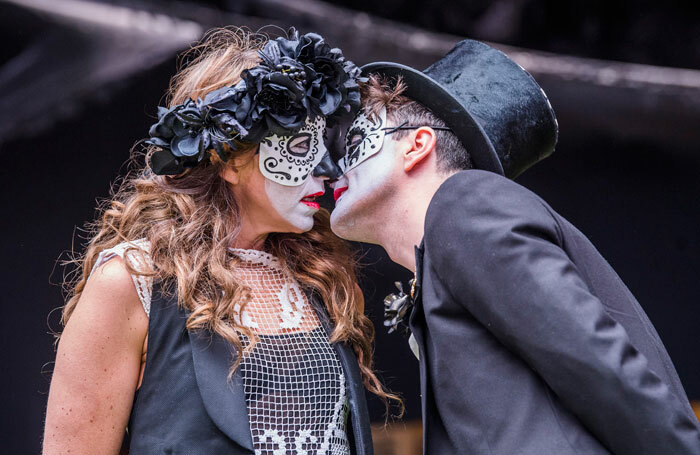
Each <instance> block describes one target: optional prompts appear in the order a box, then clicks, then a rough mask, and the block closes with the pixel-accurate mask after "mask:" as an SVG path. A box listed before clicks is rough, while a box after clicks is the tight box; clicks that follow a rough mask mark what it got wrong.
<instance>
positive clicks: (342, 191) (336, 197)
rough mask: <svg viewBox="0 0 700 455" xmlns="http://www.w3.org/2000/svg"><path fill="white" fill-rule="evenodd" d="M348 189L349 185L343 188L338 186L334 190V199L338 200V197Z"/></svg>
mask: <svg viewBox="0 0 700 455" xmlns="http://www.w3.org/2000/svg"><path fill="white" fill-rule="evenodd" d="M347 189H348V187H347V186H344V187H342V188H336V189H335V191H333V199H335V200H336V201H337V200H338V198H340V196H341V195H342V194H343V193H344V192H345V190H347Z"/></svg>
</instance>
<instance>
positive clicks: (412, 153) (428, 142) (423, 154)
mask: <svg viewBox="0 0 700 455" xmlns="http://www.w3.org/2000/svg"><path fill="white" fill-rule="evenodd" d="M407 139H408V141H409V144H408V145H409V147H408V149H407V150H406V152H404V162H403V163H404V164H403V170H404V171H405V172H408V171H410V170H411V169H413V168H414V167H415V166H416V165H417V164H418V163H422V162H423V161H424V160H425V159H426V158H428V157H429V156H430V154H431V153H433V152H434V151H435V143H436V141H437V136H436V135H435V130H434V129H432V128H430V127H429V126H421V127H420V128H416V130H415V131H413V132H411V134H409V135H408V136H407Z"/></svg>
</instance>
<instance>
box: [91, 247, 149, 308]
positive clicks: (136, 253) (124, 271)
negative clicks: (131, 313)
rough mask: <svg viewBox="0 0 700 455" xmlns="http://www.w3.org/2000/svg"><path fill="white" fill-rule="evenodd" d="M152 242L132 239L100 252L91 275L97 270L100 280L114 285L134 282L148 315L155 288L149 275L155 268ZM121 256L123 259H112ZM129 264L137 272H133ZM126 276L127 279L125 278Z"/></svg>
mask: <svg viewBox="0 0 700 455" xmlns="http://www.w3.org/2000/svg"><path fill="white" fill-rule="evenodd" d="M150 251H151V244H150V242H149V241H148V240H147V239H137V240H130V241H125V242H122V243H119V244H117V245H115V246H113V247H111V248H108V249H105V250H103V251H101V252H100V254H99V256H98V257H97V261H95V265H94V266H93V267H92V271H91V272H90V276H91V277H92V275H93V274H95V272H96V271H98V269H99V271H100V274H101V275H102V276H101V277H100V280H109V281H112V285H114V286H119V285H124V284H125V283H126V284H128V285H131V284H129V282H130V283H132V284H133V286H134V287H135V288H136V293H137V295H138V297H139V301H140V302H141V306H142V307H143V309H144V311H145V312H146V315H148V314H149V313H150V311H151V292H152V289H153V277H152V276H150V275H148V273H149V272H151V271H152V270H153V261H152V259H151V254H150ZM114 258H119V259H121V261H112V259H114ZM126 264H128V265H129V266H130V268H131V270H133V271H134V272H135V273H132V272H131V271H130V270H129V268H127V266H126ZM125 278H126V280H125Z"/></svg>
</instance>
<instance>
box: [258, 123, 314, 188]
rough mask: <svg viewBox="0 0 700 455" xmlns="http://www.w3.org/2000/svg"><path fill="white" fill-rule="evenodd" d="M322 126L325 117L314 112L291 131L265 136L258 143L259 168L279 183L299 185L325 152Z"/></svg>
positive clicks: (268, 177)
mask: <svg viewBox="0 0 700 455" xmlns="http://www.w3.org/2000/svg"><path fill="white" fill-rule="evenodd" d="M325 130H326V118H325V117H322V116H317V117H316V118H315V119H311V118H307V119H306V124H305V125H304V126H303V127H302V128H301V129H300V130H299V131H298V132H297V133H295V134H292V135H289V136H278V135H276V134H273V135H271V136H268V137H266V138H265V139H263V140H262V142H261V143H260V172H262V174H263V175H264V176H265V178H267V179H268V180H271V181H273V182H275V183H279V184H280V185H284V186H299V185H302V184H303V183H304V182H305V181H306V180H307V179H308V177H309V176H310V175H311V172H312V171H313V170H314V168H315V167H316V166H317V165H318V163H319V162H321V159H322V158H323V156H324V155H325V154H326V144H325V143H324V141H323V133H324V131H325Z"/></svg>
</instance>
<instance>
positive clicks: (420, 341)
mask: <svg viewBox="0 0 700 455" xmlns="http://www.w3.org/2000/svg"><path fill="white" fill-rule="evenodd" d="M424 252H425V250H424V245H423V242H422V241H421V243H420V246H417V247H415V253H416V277H415V280H416V281H415V288H414V292H413V311H412V312H411V316H410V317H409V319H408V326H409V327H410V329H411V333H412V334H413V336H414V338H415V339H416V344H417V345H418V353H419V363H420V366H419V371H420V400H421V415H422V418H423V447H427V445H426V435H427V433H428V432H427V428H426V425H427V424H428V419H427V415H426V403H425V400H426V397H427V396H428V394H427V388H428V383H427V381H426V377H427V373H426V369H427V361H428V359H427V358H426V356H425V333H424V331H423V329H424V327H425V313H423V255H424ZM423 452H424V453H425V450H424V451H423Z"/></svg>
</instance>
